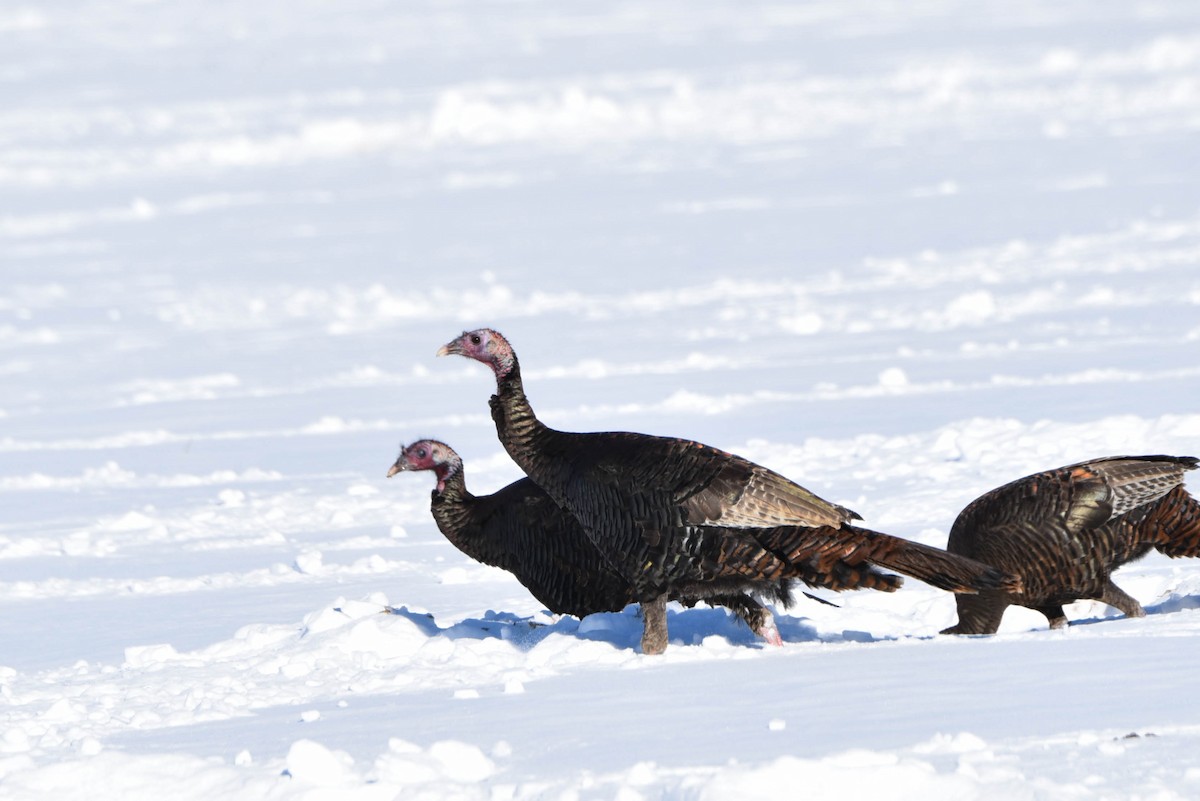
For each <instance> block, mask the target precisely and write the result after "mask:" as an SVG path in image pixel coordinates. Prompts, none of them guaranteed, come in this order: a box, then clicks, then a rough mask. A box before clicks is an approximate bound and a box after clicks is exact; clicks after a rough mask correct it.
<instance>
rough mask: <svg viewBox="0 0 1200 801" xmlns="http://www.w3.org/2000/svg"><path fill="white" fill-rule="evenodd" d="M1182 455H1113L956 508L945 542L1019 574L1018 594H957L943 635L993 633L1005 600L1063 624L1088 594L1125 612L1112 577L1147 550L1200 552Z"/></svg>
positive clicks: (1125, 601)
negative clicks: (953, 620) (1069, 609)
mask: <svg viewBox="0 0 1200 801" xmlns="http://www.w3.org/2000/svg"><path fill="white" fill-rule="evenodd" d="M1197 463H1198V462H1197V460H1196V459H1195V458H1193V457H1190V456H1113V457H1109V458H1106V459H1095V460H1092V461H1089V462H1080V463H1079V464H1073V465H1068V466H1066V467H1060V468H1058V469H1057V470H1047V471H1046V472H1044V473H1037V474H1035V475H1032V476H1026V477H1025V478H1022V479H1018V480H1016V481H1013V482H1012V483H1010V484H1005V485H1004V486H1003V487H999V488H998V489H994V490H992V491H990V492H987V493H985V494H984V495H982V496H980V497H979V498H977V499H975V500H974V501H972V502H971V503H970V504H968V505H967V507H966V508H965V509H963V510H962V512H961V513H959V515H958V518H957V519H956V520H955V521H954V526H953V527H952V528H951V529H950V541H949V544H948V545H947V546H946V547H947V550H949V551H950V552H951V553H957V554H962V555H963V556H969V557H971V558H974V559H979V560H980V561H984V562H987V563H988V564H991V565H995V566H996V567H998V568H1000V569H1002V570H1007V571H1009V572H1011V573H1014V574H1016V575H1018V576H1020V577H1021V579H1022V580H1023V581H1024V588H1023V590H1022V591H1020V592H1001V591H985V592H980V593H979V594H978V595H974V596H971V597H966V596H959V597H958V598H957V601H958V623H957V625H954V626H951V627H950V628H948V629H945V630H944V631H943V632H942V633H943V634H993V633H995V631H996V630H997V629H998V628H999V627H1000V619H1001V618H1002V617H1003V616H1004V610H1005V609H1006V608H1007V607H1008V606H1009V605H1010V604H1016V605H1018V606H1027V607H1029V608H1030V609H1034V610H1036V611H1038V612H1041V613H1042V614H1043V615H1045V616H1046V619H1047V620H1049V621H1050V628H1052V629H1056V628H1062V627H1063V626H1066V625H1067V616H1066V614H1065V613H1064V612H1063V604H1069V603H1071V602H1073V601H1076V600H1079V599H1081V598H1090V599H1094V600H1097V601H1103V602H1104V603H1106V604H1108V605H1110V606H1114V607H1116V608H1117V609H1119V610H1121V611H1122V612H1124V613H1125V614H1126V615H1128V616H1130V617H1143V616H1144V615H1145V614H1146V613H1145V611H1144V610H1143V609H1142V607H1141V605H1140V604H1139V603H1138V602H1137V601H1135V600H1134V599H1133V598H1131V597H1129V596H1128V595H1126V594H1125V593H1124V592H1123V591H1122V590H1121V589H1120V588H1119V587H1118V586H1117V585H1116V584H1114V583H1113V582H1112V579H1111V578H1110V576H1111V574H1112V572H1113V571H1114V570H1116V569H1117V568H1118V567H1120V566H1121V565H1123V564H1125V563H1126V562H1131V561H1133V560H1135V559H1140V558H1141V557H1143V556H1145V555H1146V554H1147V553H1149V552H1150V550H1151V549H1152V548H1156V549H1158V551H1159V552H1161V553H1164V554H1166V555H1167V556H1172V557H1174V556H1200V504H1198V503H1197V502H1196V500H1195V499H1194V498H1192V497H1191V496H1190V495H1189V494H1188V493H1187V490H1185V489H1184V488H1183V474H1184V472H1185V471H1188V470H1192V469H1193V468H1195V467H1196V466H1197Z"/></svg>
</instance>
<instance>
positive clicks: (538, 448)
mask: <svg viewBox="0 0 1200 801" xmlns="http://www.w3.org/2000/svg"><path fill="white" fill-rule="evenodd" d="M488 404H489V406H491V409H492V420H493V421H495V423H496V435H497V436H498V437H499V438H500V443H501V444H502V445H504V449H505V450H506V451H508V455H509V456H511V457H512V460H513V461H514V462H516V463H517V466H518V467H520V468H521V469H522V470H524V471H525V474H526V475H527V476H529V477H530V478H531V479H533V482H534V483H535V484H537V485H539V486H540V487H541V488H542V489H543V490H545V491H546V492H547V493H548V494H549V495H550V496H551V497H553V498H554V499H555V500H556V501H559V502H560V503H561V497H562V494H563V493H562V487H561V483H562V482H561V481H555V480H554V475H553V472H552V471H550V470H548V469H547V467H548V465H547V458H546V455H547V454H548V453H550V452H552V449H551V445H552V442H553V440H554V439H555V438H556V437H560V436H561V434H562V432H559V431H555V430H554V429H552V428H549V427H548V426H546V425H544V424H543V423H542V421H540V420H538V419H537V416H536V415H535V414H534V413H533V407H531V406H530V405H529V399H528V398H526V397H525V386H524V384H523V383H522V382H521V367H520V365H519V364H517V363H516V361H515V360H514V362H513V366H512V369H511V370H509V372H508V375H506V376H505V377H503V378H501V379H499V380H497V382H496V394H495V395H493V396H492V397H491V400H490V401H489V402H488Z"/></svg>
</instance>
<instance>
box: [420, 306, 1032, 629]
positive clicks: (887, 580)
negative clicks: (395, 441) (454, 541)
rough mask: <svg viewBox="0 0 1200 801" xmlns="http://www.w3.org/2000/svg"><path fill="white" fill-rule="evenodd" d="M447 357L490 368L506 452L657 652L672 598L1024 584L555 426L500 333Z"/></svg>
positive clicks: (663, 444)
mask: <svg viewBox="0 0 1200 801" xmlns="http://www.w3.org/2000/svg"><path fill="white" fill-rule="evenodd" d="M447 354H455V355H460V356H466V357H468V358H472V359H475V360H477V361H480V362H483V363H484V364H486V365H488V366H489V367H491V368H492V371H493V373H494V374H495V376H496V387H497V389H496V394H495V395H493V396H492V398H491V401H490V405H491V410H492V419H493V420H494V421H495V423H496V432H497V434H498V435H499V438H500V442H501V443H502V444H503V445H504V447H505V450H507V451H508V453H509V455H510V456H512V458H513V460H514V461H515V462H516V463H517V464H518V465H519V466H520V467H521V469H522V470H524V471H525V473H526V475H528V476H529V477H530V478H531V479H532V480H533V481H534V482H535V483H536V484H537V485H538V486H539V487H541V488H542V489H543V490H545V491H546V493H547V494H548V495H549V496H550V497H551V498H553V499H554V500H555V501H556V502H557V503H558V504H559V505H560V506H562V507H563V508H564V509H566V510H567V511H569V512H570V513H571V514H572V515H574V517H575V518H576V519H577V520H578V521H579V522H580V524H581V525H582V527H583V530H584V533H585V535H586V536H587V537H588V538H589V539H590V540H591V541H592V542H593V543H594V544H595V546H596V547H597V548H598V549H599V551H600V552H601V553H602V554H603V555H604V556H605V557H607V558H608V559H609V560H610V561H611V563H612V564H613V566H614V568H615V569H616V571H617V573H618V574H619V575H621V576H622V577H623V578H625V579H626V580H627V581H628V582H629V583H630V584H631V585H632V587H633V590H634V597H635V598H636V599H637V600H638V601H639V602H640V603H641V604H642V606H643V611H644V619H645V631H644V633H643V636H642V650H643V651H644V652H645V653H661V652H662V651H663V650H664V649H665V648H666V645H667V630H666V620H665V617H664V616H663V614H662V611H661V610H662V606H663V599H665V598H667V597H669V596H670V595H671V594H673V593H676V592H680V591H685V592H690V593H693V594H694V593H696V592H699V591H700V589H701V588H704V587H720V588H721V589H722V591H729V590H730V589H733V588H737V589H739V590H741V591H751V592H752V591H754V588H755V587H756V586H760V585H761V584H762V583H763V582H768V583H771V582H777V581H779V580H781V579H786V578H793V577H794V578H801V579H803V580H805V581H812V580H813V579H814V578H815V579H816V581H817V582H822V580H823V579H826V578H827V579H829V580H830V582H831V583H833V584H836V585H837V586H838V587H839V588H843V589H848V588H851V587H873V588H875V589H890V590H894V589H896V587H898V586H899V583H900V579H899V578H897V577H895V576H883V575H881V574H879V573H878V572H876V571H875V570H873V569H872V568H871V565H872V564H875V565H879V566H882V567H887V568H890V569H894V570H898V571H900V572H903V573H907V574H908V575H911V576H914V577H916V578H919V579H921V580H923V581H927V582H929V583H930V584H933V585H935V586H937V587H941V588H942V589H947V590H950V591H952V592H976V591H978V590H980V589H988V588H1006V589H1010V590H1013V589H1017V588H1019V582H1017V581H1016V580H1015V579H1014V578H1013V577H1011V576H1007V575H1005V574H1002V573H1000V572H999V571H997V570H994V569H993V568H991V567H989V566H987V565H983V564H979V563H978V562H975V561H973V560H970V559H964V558H962V557H957V556H953V555H951V554H947V553H946V552H945V551H942V550H940V549H937V548H930V547H928V546H923V545H919V544H917V543H911V542H908V541H905V540H900V539H898V538H896V537H890V536H888V535H885V534H878V533H876V532H872V531H867V530H865V529H859V528H855V527H853V526H850V525H849V522H850V521H851V520H854V519H858V517H859V516H858V515H857V514H855V513H854V512H852V511H850V510H849V509H845V508H843V507H841V506H838V505H836V504H833V503H830V502H828V501H825V500H822V499H821V498H819V497H817V496H816V495H814V494H813V493H811V492H809V491H808V490H806V489H804V488H803V487H801V486H799V485H797V484H795V483H793V482H791V481H789V480H788V479H786V478H784V477H783V476H781V475H779V474H778V473H775V472H773V471H771V470H768V469H767V468H765V467H761V466H759V465H756V464H754V463H753V462H750V461H748V460H746V459H743V458H741V457H740V456H735V455H733V454H730V453H726V452H725V451H721V450H717V449H716V448H711V447H709V446H707V445H702V444H700V443H697V442H691V441H688V440H682V439H673V438H668V437H655V436H650V435H647V434H633V433H625V432H604V433H571V432H565V431H557V430H555V429H552V428H549V427H547V426H545V425H544V424H542V423H541V422H540V421H539V420H538V419H537V417H536V416H535V415H534V413H533V409H532V408H531V407H530V405H529V401H528V399H527V398H526V397H525V390H524V386H523V384H522V381H521V368H520V365H519V364H518V362H517V356H516V353H514V352H513V349H512V347H511V346H510V345H509V343H508V341H507V340H506V339H505V338H504V337H503V336H501V335H500V334H499V333H498V332H496V331H493V330H491V329H487V328H484V329H479V330H477V331H468V332H466V333H464V334H463V335H462V336H460V337H458V338H457V339H455V340H453V341H452V342H449V343H447V344H446V345H444V346H443V347H442V348H441V349H440V350H439V351H438V355H439V356H444V355H447ZM822 586H830V584H829V583H824V584H822Z"/></svg>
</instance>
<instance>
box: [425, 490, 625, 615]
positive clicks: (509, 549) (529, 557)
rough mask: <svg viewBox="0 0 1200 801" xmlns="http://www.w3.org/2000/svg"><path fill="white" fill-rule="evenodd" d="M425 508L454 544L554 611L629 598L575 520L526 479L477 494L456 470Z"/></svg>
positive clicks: (615, 606) (589, 608)
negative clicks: (512, 578) (514, 580)
mask: <svg viewBox="0 0 1200 801" xmlns="http://www.w3.org/2000/svg"><path fill="white" fill-rule="evenodd" d="M429 509H430V512H432V514H433V519H434V520H435V521H436V522H437V526H438V530H440V531H441V532H442V534H443V535H444V536H445V537H446V539H448V540H449V541H450V542H451V543H452V544H453V545H454V546H455V547H456V548H458V549H459V550H460V551H462V552H463V553H465V554H466V555H467V556H469V557H471V558H472V559H474V560H476V561H479V562H483V563H484V564H488V565H492V566H493V567H499V568H502V569H504V570H507V571H509V572H510V573H512V574H513V575H515V576H516V577H517V580H518V581H520V582H521V584H523V585H524V586H525V588H526V589H528V590H529V592H530V593H531V594H532V595H533V596H534V597H535V598H537V599H538V601H539V602H541V603H542V604H544V605H545V607H546V608H547V609H549V610H550V611H551V612H554V613H555V614H560V615H575V616H576V617H583V616H585V615H590V614H593V613H595V612H617V611H620V610H621V609H624V608H625V607H626V606H627V605H628V604H630V603H632V602H633V597H632V591H631V589H630V586H629V582H627V581H625V579H623V578H621V576H620V575H618V574H617V573H616V571H614V570H613V568H612V567H611V566H610V565H609V563H608V561H607V560H606V559H605V558H604V557H602V556H601V555H600V552H599V551H598V550H596V547H595V546H594V545H592V542H591V540H589V539H588V538H587V537H586V536H584V534H583V530H582V529H581V528H580V527H579V524H578V523H577V522H575V519H574V518H573V517H571V515H570V514H568V513H566V512H564V511H563V510H562V509H561V508H560V507H559V506H558V504H556V503H554V501H552V500H550V498H549V496H547V495H546V493H544V492H542V491H541V490H540V489H539V488H538V486H537V485H536V484H534V483H533V482H532V481H530V480H529V479H527V478H526V479H521V480H520V481H516V482H513V483H512V484H509V485H508V486H507V487H505V488H504V489H502V490H500V491H499V492H496V493H494V494H492V495H484V496H475V495H472V494H471V493H469V492H467V489H466V486H465V484H464V482H463V476H462V473H461V472H458V473H455V474H453V475H452V476H450V477H449V478H448V479H447V480H446V485H445V490H444V491H442V492H438V491H436V490H435V491H434V492H433V496H432V499H431V501H430V504H429Z"/></svg>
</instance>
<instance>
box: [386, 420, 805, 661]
mask: <svg viewBox="0 0 1200 801" xmlns="http://www.w3.org/2000/svg"><path fill="white" fill-rule="evenodd" d="M420 470H428V471H432V472H433V473H434V475H435V476H436V478H437V486H436V487H435V488H434V490H433V493H432V496H431V498H430V503H429V510H430V512H431V513H432V514H433V519H434V521H435V522H436V523H437V527H438V530H439V531H441V532H442V534H443V536H445V537H446V539H448V540H449V541H450V542H451V544H453V545H454V547H456V548H458V549H459V550H460V551H462V552H463V553H464V554H466V555H467V556H469V557H471V558H472V559H474V560H476V561H477V562H483V563H484V564H487V565H491V566H493V567H499V568H501V569H503V570H507V571H508V572H510V573H512V574H513V575H514V576H515V577H516V579H517V581H519V582H521V584H522V585H523V586H524V587H525V588H526V589H527V590H529V592H530V593H531V594H532V595H533V596H534V597H535V598H537V599H538V601H539V602H540V603H542V604H544V605H545V607H546V608H547V609H549V610H550V611H551V612H553V613H554V614H556V615H564V614H565V615H574V616H576V617H584V616H585V615H590V614H593V613H596V612H617V611H620V610H621V609H624V608H625V607H626V606H627V605H629V604H631V603H634V602H635V601H636V599H635V598H634V597H633V588H632V587H631V586H630V584H629V582H628V581H626V580H625V579H624V578H622V577H621V576H620V574H618V573H617V572H616V571H615V570H614V568H613V567H612V565H611V564H610V563H609V561H608V560H607V559H606V558H605V557H604V556H602V555H601V554H600V551H599V550H597V548H596V546H595V545H593V544H592V541H591V540H590V539H588V538H587V536H586V535H585V534H584V533H583V529H582V527H580V525H579V523H578V522H577V521H576V520H575V518H574V517H572V516H571V515H570V513H568V512H565V511H563V510H562V509H561V508H560V507H559V506H558V504H556V503H555V502H554V501H552V500H551V499H550V497H549V496H548V495H546V493H545V492H543V491H542V490H541V489H540V488H539V487H538V486H537V485H536V484H534V483H533V482H532V481H530V480H529V479H528V478H523V479H521V480H519V481H514V482H513V483H512V484H509V485H508V486H507V487H504V488H503V489H501V490H499V491H498V492H494V493H492V494H491V495H472V494H471V493H470V492H469V491H468V490H467V485H466V479H465V477H464V474H463V463H462V459H461V458H460V457H459V455H458V454H457V453H456V452H455V451H454V449H453V448H451V447H450V446H449V445H447V444H446V443H444V442H439V441H437V440H431V439H425V440H419V441H417V442H414V443H412V444H411V445H408V446H405V447H403V448H401V450H400V456H399V457H398V458H397V459H396V462H395V464H393V465H392V467H391V469H390V470H388V478H391V477H392V476H394V475H396V474H397V473H399V472H401V471H420ZM759 589H760V590H761V595H762V596H763V597H764V598H765V599H766V600H770V601H776V602H780V603H784V604H787V603H789V602H790V600H791V591H790V586H789V583H788V582H786V581H777V582H774V583H773V584H770V585H766V586H764V587H762V588H759ZM671 600H676V601H679V602H681V603H683V604H684V605H686V606H693V605H695V603H696V602H697V601H699V600H704V601H706V602H708V603H709V604H711V605H720V606H725V607H727V608H728V609H730V610H731V611H732V612H733V613H734V614H736V615H737V616H738V617H740V618H741V619H742V620H743V621H744V622H745V623H746V625H747V626H749V627H750V629H751V630H752V631H754V632H755V633H756V634H758V635H759V636H761V637H763V638H764V639H765V640H766V641H767V642H769V643H771V644H772V645H780V644H782V641H781V640H780V637H779V630H778V628H777V627H776V625H775V619H774V616H772V614H771V612H770V611H769V610H768V609H766V608H765V607H763V606H762V604H760V603H758V601H756V600H755V599H754V598H751V597H750V596H748V595H746V594H744V593H741V592H729V593H715V594H713V593H709V594H706V595H704V596H703V598H701V597H698V596H686V595H679V594H676V595H674V596H672V599H671Z"/></svg>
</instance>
